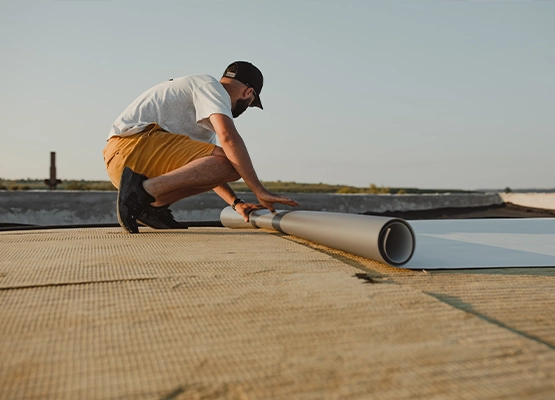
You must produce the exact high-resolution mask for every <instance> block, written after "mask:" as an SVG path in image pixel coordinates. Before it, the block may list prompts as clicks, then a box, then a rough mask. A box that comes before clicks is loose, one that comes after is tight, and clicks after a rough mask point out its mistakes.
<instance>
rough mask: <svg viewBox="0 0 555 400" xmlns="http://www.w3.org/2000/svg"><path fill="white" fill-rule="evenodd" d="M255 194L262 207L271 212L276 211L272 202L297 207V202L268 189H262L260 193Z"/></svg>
mask: <svg viewBox="0 0 555 400" xmlns="http://www.w3.org/2000/svg"><path fill="white" fill-rule="evenodd" d="M255 194H256V198H257V199H258V201H259V202H260V204H262V205H263V206H264V208H267V209H268V210H270V211H271V212H274V211H276V209H275V208H274V203H281V204H286V205H288V206H291V207H297V206H298V205H299V203H297V202H296V201H295V200H293V199H290V198H288V197H284V196H280V195H279V194H275V193H272V192H270V191H268V190H264V191H262V192H260V193H255Z"/></svg>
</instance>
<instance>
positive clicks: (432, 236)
mask: <svg viewBox="0 0 555 400" xmlns="http://www.w3.org/2000/svg"><path fill="white" fill-rule="evenodd" d="M409 223H410V224H411V226H412V228H413V230H414V232H415V234H416V249H415V252H414V255H413V257H412V259H411V260H410V261H409V262H408V263H407V264H405V265H404V266H403V267H404V268H408V269H466V268H503V267H519V268H522V267H555V218H530V219H527V218H525V219H520V218H519V219H466V220H462V219H458V220H421V221H409Z"/></svg>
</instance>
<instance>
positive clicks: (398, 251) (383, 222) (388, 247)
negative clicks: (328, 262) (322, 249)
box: [220, 207, 416, 267]
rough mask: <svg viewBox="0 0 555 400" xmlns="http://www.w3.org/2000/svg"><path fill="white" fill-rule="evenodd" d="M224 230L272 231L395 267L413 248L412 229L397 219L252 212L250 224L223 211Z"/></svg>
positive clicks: (317, 213)
mask: <svg viewBox="0 0 555 400" xmlns="http://www.w3.org/2000/svg"><path fill="white" fill-rule="evenodd" d="M220 220H221V222H222V224H223V225H224V226H225V227H227V228H250V229H252V228H265V229H273V230H276V231H280V232H283V233H286V234H288V235H293V236H297V237H300V238H302V239H306V240H310V241H311V242H314V243H317V244H322V245H324V246H328V247H331V248H334V249H337V250H342V251H346V252H348V253H352V254H355V255H358V256H361V257H365V258H369V259H371V260H375V261H380V262H383V263H386V264H389V265H391V266H394V267H400V266H402V265H404V264H406V263H407V262H408V261H409V260H410V259H411V257H412V255H413V254H414V248H415V245H416V241H415V236H414V232H413V230H412V227H411V226H410V225H409V224H408V223H407V222H406V221H404V220H402V219H399V218H388V217H375V216H370V215H359V214H346V213H332V212H323V211H284V210H282V211H277V210H276V212H274V213H271V212H270V211H269V210H257V211H253V212H252V213H251V215H250V219H249V222H245V220H244V219H243V217H242V216H241V215H239V214H238V213H236V212H235V211H233V209H232V208H231V207H226V208H224V209H223V210H222V212H221V214H220Z"/></svg>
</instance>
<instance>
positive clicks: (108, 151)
mask: <svg viewBox="0 0 555 400" xmlns="http://www.w3.org/2000/svg"><path fill="white" fill-rule="evenodd" d="M215 147H216V145H215V144H212V143H204V142H199V141H197V140H193V139H191V138H190V137H188V136H185V135H178V134H175V133H170V132H166V131H164V130H163V129H162V128H160V126H159V125H158V124H150V125H148V126H147V127H146V128H145V130H144V131H143V132H140V133H137V134H135V135H131V136H124V137H121V136H113V137H111V138H110V139H109V140H108V143H107V144H106V147H105V148H104V151H103V154H104V162H105V163H106V169H107V170H108V176H109V177H110V180H111V181H112V183H113V184H114V186H115V187H116V188H118V187H119V181H120V178H121V173H122V171H123V168H124V167H126V166H127V167H130V168H131V169H132V170H133V171H135V172H137V173H139V174H144V175H146V176H148V177H149V178H154V177H156V176H160V175H164V174H166V173H168V172H170V171H173V170H176V169H178V168H180V167H182V166H184V165H187V164H189V163H190V162H191V161H194V160H197V159H199V158H202V157H206V156H209V155H211V154H212V152H213V151H214V148H215Z"/></svg>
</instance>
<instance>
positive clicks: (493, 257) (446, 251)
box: [221, 207, 555, 270]
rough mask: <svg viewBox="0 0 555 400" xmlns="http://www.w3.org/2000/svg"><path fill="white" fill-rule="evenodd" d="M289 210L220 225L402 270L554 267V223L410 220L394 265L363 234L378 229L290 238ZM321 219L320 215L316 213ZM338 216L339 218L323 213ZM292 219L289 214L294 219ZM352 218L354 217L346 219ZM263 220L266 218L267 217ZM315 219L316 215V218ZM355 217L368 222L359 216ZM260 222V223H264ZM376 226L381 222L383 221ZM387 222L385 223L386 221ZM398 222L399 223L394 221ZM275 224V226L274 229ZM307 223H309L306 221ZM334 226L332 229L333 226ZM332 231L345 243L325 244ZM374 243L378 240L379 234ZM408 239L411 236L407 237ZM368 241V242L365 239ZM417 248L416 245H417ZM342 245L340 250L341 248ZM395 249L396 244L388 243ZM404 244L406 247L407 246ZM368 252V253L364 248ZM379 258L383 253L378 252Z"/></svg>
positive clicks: (226, 215)
mask: <svg viewBox="0 0 555 400" xmlns="http://www.w3.org/2000/svg"><path fill="white" fill-rule="evenodd" d="M293 212H294V213H304V212H303V211H291V213H293ZM284 213H288V212H287V211H278V212H276V215H274V216H272V215H271V214H270V213H269V211H267V210H261V211H256V212H255V213H253V215H252V216H253V217H254V218H251V221H250V222H249V223H245V221H244V220H243V219H242V217H241V216H240V215H239V214H237V213H236V212H234V211H233V210H232V209H231V207H228V208H226V209H224V210H223V211H222V214H221V220H222V223H223V224H224V226H227V227H230V228H253V227H262V228H270V229H275V230H282V231H283V232H285V233H288V234H291V235H295V236H299V237H303V238H304V239H307V240H311V241H314V242H315V243H320V244H324V245H326V246H329V247H333V248H337V249H339V250H343V251H347V252H350V253H353V254H357V255H360V256H363V257H367V258H370V259H373V260H376V261H381V262H386V263H387V264H390V265H393V266H397V267H398V266H402V267H403V268H408V269H418V270H421V269H467V268H507V267H519V268H525V267H555V218H531V219H523V218H516V219H466V220H465V219H456V220H421V221H409V222H410V225H409V224H407V226H409V227H412V229H411V230H410V235H413V236H411V240H412V242H411V243H412V246H413V248H412V251H413V252H414V254H412V253H411V254H410V255H408V253H407V252H408V250H407V249H408V248H409V247H410V246H409V245H408V243H407V239H405V240H401V241H400V243H401V245H399V243H397V244H396V247H397V249H400V250H401V252H400V255H401V256H402V257H399V258H398V260H401V259H403V258H406V262H405V263H399V262H397V263H391V262H388V261H387V260H384V259H383V257H381V255H380V254H377V255H376V251H375V250H376V249H377V246H378V245H377V244H375V243H374V244H372V243H370V242H369V240H368V239H367V236H366V235H361V234H360V232H361V229H362V230H364V229H370V230H376V229H377V228H376V226H374V225H371V226H358V227H357V228H354V227H353V226H350V225H349V223H348V222H346V221H347V220H343V219H342V221H344V223H343V224H342V225H341V227H339V226H338V225H337V224H336V225H334V226H332V227H331V228H330V227H329V226H323V227H322V226H317V227H314V230H315V233H316V235H315V237H305V236H302V235H303V234H304V232H302V231H301V232H296V233H292V232H291V231H290V232H287V231H286V230H284V229H280V228H283V227H285V225H284V224H283V223H281V224H280V223H279V221H280V219H284V218H285V216H282V214H284ZM312 213H315V214H322V213H319V212H312ZM324 214H336V213H324ZM293 215H294V214H291V215H290V217H291V216H293ZM344 215H352V214H344ZM264 216H265V217H264ZM315 216H316V217H317V215H315ZM356 216H357V217H367V216H358V215H356ZM261 217H262V218H261ZM371 218H377V219H376V220H375V221H376V222H378V221H380V223H383V221H384V220H383V219H382V218H383V217H371ZM386 219H387V218H386ZM396 221H399V220H396ZM272 222H273V225H272ZM305 222H306V223H309V222H310V221H305ZM332 225H333V224H332ZM329 229H332V232H333V235H332V237H333V236H335V237H340V238H341V240H337V241H333V240H332V242H331V243H330V241H329V238H328V240H327V241H326V243H323V242H322V241H321V240H320V238H319V237H318V234H317V233H318V231H319V230H328V231H329ZM373 235H374V236H372V239H370V240H376V236H375V232H374V233H373ZM406 237H408V234H407V235H406ZM361 238H364V239H361ZM351 240H354V241H356V242H357V244H356V246H355V247H357V249H354V250H360V248H363V247H364V246H366V247H369V249H366V250H365V251H364V252H361V251H358V252H355V251H353V249H352V247H353V246H352V244H351V245H350V246H348V243H347V244H346V243H345V242H349V241H351ZM415 243H418V246H416V245H415ZM338 244H339V245H341V247H340V246H337V245H338ZM390 244H392V243H390ZM403 244H404V245H403ZM363 250H364V249H363ZM378 253H379V250H378Z"/></svg>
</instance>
